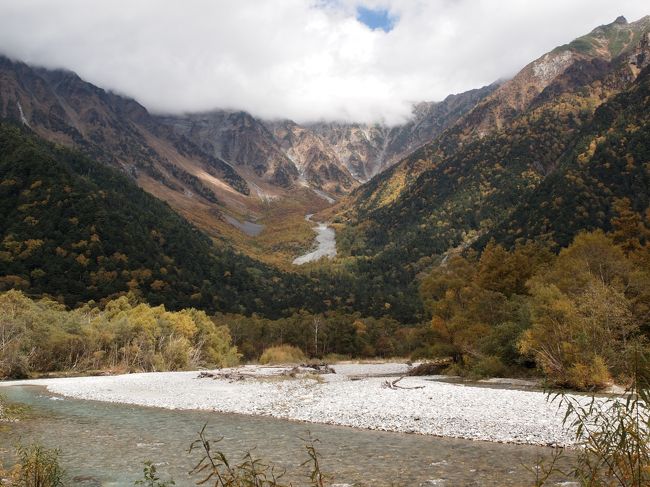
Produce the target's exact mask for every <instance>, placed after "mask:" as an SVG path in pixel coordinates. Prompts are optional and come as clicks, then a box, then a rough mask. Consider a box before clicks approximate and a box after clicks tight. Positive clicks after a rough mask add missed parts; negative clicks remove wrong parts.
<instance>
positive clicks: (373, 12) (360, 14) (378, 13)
mask: <svg viewBox="0 0 650 487" xmlns="http://www.w3.org/2000/svg"><path fill="white" fill-rule="evenodd" d="M357 20H358V21H359V22H361V23H362V24H365V25H367V26H368V27H370V28H371V29H372V30H377V29H381V30H383V31H384V32H390V31H391V30H393V27H394V26H395V18H394V17H392V16H391V15H390V13H389V12H388V10H385V9H370V8H366V7H361V6H360V7H357Z"/></svg>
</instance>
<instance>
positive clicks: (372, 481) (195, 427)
mask: <svg viewBox="0 0 650 487" xmlns="http://www.w3.org/2000/svg"><path fill="white" fill-rule="evenodd" d="M0 392H1V393H2V394H3V395H5V396H6V397H7V398H8V399H9V400H10V401H13V402H18V403H23V404H27V405H29V406H30V407H31V412H30V414H29V418H28V419H27V420H25V421H21V422H20V423H14V424H11V425H4V426H3V427H2V428H0V457H2V458H4V461H5V462H7V461H8V460H9V456H10V452H11V450H12V448H11V447H12V445H14V444H16V443H17V442H22V443H30V442H34V441H37V442H40V443H43V444H45V445H46V446H48V447H58V448H60V449H61V450H62V463H63V465H64V467H65V468H66V470H67V472H68V477H69V483H70V485H86V486H90V485H97V486H99V485H106V486H108V485H120V486H122V485H123V486H127V485H133V481H134V480H136V479H138V478H140V477H141V472H142V464H143V462H144V461H146V460H151V461H154V463H157V464H159V466H158V469H159V473H161V476H162V477H163V478H168V477H169V476H172V477H173V478H174V480H175V481H176V485H179V486H186V485H187V486H189V485H194V483H193V481H192V480H191V479H190V478H189V477H188V474H187V472H188V471H189V470H190V469H191V467H192V465H193V463H192V461H193V460H198V459H199V458H198V457H197V456H196V455H194V456H192V455H190V454H189V453H188V452H187V450H188V447H189V445H190V443H191V442H192V441H193V440H194V439H196V434H197V432H198V431H199V430H200V429H201V427H202V426H203V425H204V424H205V423H208V428H207V431H208V432H209V436H210V437H212V438H218V437H223V438H224V439H223V441H222V442H221V443H220V446H221V449H222V450H223V451H224V452H226V453H227V454H228V455H230V456H232V458H234V459H237V460H238V459H240V458H241V456H242V454H243V452H244V451H245V450H247V449H253V455H254V456H256V457H259V458H262V459H264V460H266V461H268V462H273V463H274V464H278V465H281V466H283V467H285V468H287V469H288V472H287V476H286V477H285V478H286V479H298V478H300V477H299V474H300V472H301V471H300V469H298V470H296V466H298V465H300V464H301V463H302V462H303V461H304V460H306V459H307V456H306V453H305V450H304V442H303V441H302V440H301V439H300V438H305V437H306V436H307V435H308V434H309V433H311V435H312V437H314V438H317V439H318V440H319V443H318V450H319V452H320V453H321V455H322V464H323V470H324V471H325V472H326V473H329V474H331V475H332V476H333V477H334V479H333V481H334V483H339V484H352V485H358V486H372V487H375V486H376V487H382V486H390V485H401V486H405V487H411V486H421V485H422V486H423V485H444V486H464V485H468V486H469V485H474V486H507V485H515V486H518V485H531V484H532V481H533V476H532V474H531V473H530V472H529V471H528V470H527V469H526V468H525V465H528V466H531V465H533V464H534V463H535V461H536V460H537V459H538V458H539V457H540V456H542V457H550V455H551V450H550V449H548V448H539V447H528V446H519V445H502V444H495V443H488V442H474V441H466V440H454V439H446V438H436V437H430V436H420V435H408V434H398V433H384V432H376V431H366V430H357V429H353V428H345V427H338V426H328V425H319V424H306V423H298V422H291V421H283V420H278V419H271V418H264V417H251V416H242V415H233V414H220V413H210V412H205V411H202V412H198V411H174V410H165V409H157V408H144V407H139V406H129V405H121V404H110V403H102V402H96V401H81V400H74V399H67V398H58V397H54V396H52V395H51V394H49V393H47V392H46V391H45V389H43V388H39V387H30V386H21V387H8V388H3V389H2V390H1V391H0ZM308 432H309V433H308ZM558 480H560V479H558ZM293 485H294V486H300V485H304V484H303V483H301V482H300V481H294V483H293Z"/></svg>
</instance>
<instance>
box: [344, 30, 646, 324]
mask: <svg viewBox="0 0 650 487" xmlns="http://www.w3.org/2000/svg"><path fill="white" fill-rule="evenodd" d="M646 37H647V36H646ZM644 39H645V38H644ZM638 50H639V52H640V54H638V56H640V59H641V60H642V62H638V64H639V65H643V63H645V62H647V59H648V56H647V51H648V44H647V39H646V40H645V41H643V42H642V43H641V45H640V46H639V48H638ZM635 55H636V54H635ZM633 57H634V56H632V54H631V53H630V52H626V53H625V54H623V55H621V56H619V57H616V58H614V59H612V60H611V61H607V60H605V59H600V58H589V59H581V60H578V61H576V62H575V63H574V65H572V66H571V67H570V68H568V69H567V70H566V71H565V72H564V73H563V74H562V75H561V76H558V78H557V79H555V80H554V81H553V82H552V83H551V84H550V85H548V86H547V87H546V88H545V89H544V90H543V91H541V93H539V95H537V96H536V97H535V98H534V99H533V100H532V101H531V102H530V103H529V106H527V107H526V108H525V109H524V110H522V111H519V112H516V111H515V110H514V109H512V110H510V112H508V113H510V115H509V118H507V120H505V121H503V122H502V127H499V128H497V127H496V126H495V127H494V129H493V130H491V131H487V132H485V133H482V134H481V136H478V137H477V136H476V134H475V132H473V131H475V130H477V129H476V123H477V122H476V120H475V119H477V118H479V115H481V116H482V115H483V112H485V111H487V110H488V109H493V110H496V111H497V112H498V110H506V108H507V107H505V108H504V107H502V106H501V105H498V106H497V107H496V108H495V107H494V106H493V105H495V104H496V102H497V101H499V100H498V99H492V100H489V101H488V102H486V103H484V104H483V105H480V106H477V107H476V108H475V109H474V111H473V112H470V113H469V114H468V115H467V116H466V117H465V118H464V119H462V120H461V121H460V122H459V123H458V124H457V125H456V126H454V127H452V128H451V129H449V130H448V131H447V132H445V133H444V134H442V136H441V137H440V138H438V139H437V140H435V141H434V142H432V143H431V144H428V145H426V146H424V147H422V148H421V149H419V150H418V151H416V152H414V153H413V154H411V155H410V156H408V157H407V158H406V159H405V160H403V161H402V162H401V163H400V164H398V165H396V166H394V167H393V168H391V169H389V170H388V171H386V172H384V173H382V174H380V175H379V176H378V177H376V178H374V179H373V180H371V181H370V182H369V183H368V184H366V185H363V186H362V187H360V188H359V189H358V190H357V191H356V192H355V193H354V194H353V195H352V201H347V202H346V204H345V205H343V206H342V208H341V209H340V211H339V212H338V214H337V216H336V221H337V222H339V223H340V232H339V235H338V248H339V250H340V252H341V253H342V254H343V255H345V256H347V257H348V261H347V265H348V266H350V267H353V266H356V269H357V271H358V273H360V274H366V276H367V280H368V281H369V282H375V283H376V282H391V281H394V280H395V279H398V280H400V281H401V284H402V286H403V288H405V289H406V288H408V286H410V285H411V283H412V282H413V279H414V278H415V277H416V276H417V274H418V273H420V272H422V271H423V270H426V269H427V268H428V266H430V265H431V258H432V256H436V255H438V256H441V255H443V254H444V253H445V252H447V251H448V250H449V249H453V248H457V247H459V248H465V247H468V246H472V247H473V248H475V249H477V250H478V251H481V250H482V249H483V248H484V247H485V246H486V244H487V243H488V242H489V241H490V240H492V239H494V240H495V241H496V242H497V243H501V244H503V245H504V246H506V247H507V248H509V249H512V248H513V247H514V246H515V245H516V244H518V243H519V244H524V243H526V242H527V241H545V242H546V243H548V245H549V246H550V247H551V248H552V249H553V250H554V251H556V252H557V251H558V250H559V249H560V248H562V247H565V246H567V245H568V244H569V243H571V241H572V240H573V238H574V237H575V235H577V234H578V233H579V232H580V231H583V230H594V229H598V228H601V229H604V230H609V229H610V228H611V227H610V221H611V219H612V217H613V215H614V214H615V209H614V202H615V200H616V199H617V198H625V197H627V198H629V200H630V203H631V209H632V210H633V211H635V212H636V213H638V214H639V215H640V216H641V217H642V218H643V215H644V212H645V211H646V209H647V208H648V205H649V204H650V200H649V199H648V198H649V197H648V195H649V194H650V190H649V188H650V168H649V167H648V164H647V161H648V157H649V155H650V153H649V152H648V151H649V147H648V140H649V135H650V133H649V132H648V130H649V129H648V113H650V97H649V94H650V68H648V67H646V68H645V69H644V70H642V71H640V73H639V74H638V76H636V77H635V78H634V77H633V76H632V75H631V74H630V70H631V69H633V68H630V64H629V63H630V59H631V58H633ZM504 96H505V95H504ZM490 103H492V105H490ZM497 109H498V110H497ZM495 116H496V115H495ZM387 263H388V265H386V264H387ZM411 309H412V310H413V312H414V313H417V310H416V308H415V307H413V308H411Z"/></svg>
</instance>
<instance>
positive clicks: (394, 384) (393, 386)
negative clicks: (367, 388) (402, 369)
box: [381, 376, 424, 390]
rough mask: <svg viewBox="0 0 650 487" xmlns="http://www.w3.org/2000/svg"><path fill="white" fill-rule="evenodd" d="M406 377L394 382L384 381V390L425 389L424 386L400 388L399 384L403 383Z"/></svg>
mask: <svg viewBox="0 0 650 487" xmlns="http://www.w3.org/2000/svg"><path fill="white" fill-rule="evenodd" d="M404 377H405V376H402V377H400V378H399V379H396V380H394V381H390V380H387V381H384V383H383V384H382V385H381V386H382V387H383V388H384V389H393V390H395V389H424V386H412V387H407V386H399V385H397V383H398V382H399V381H401V380H402V379H403V378H404Z"/></svg>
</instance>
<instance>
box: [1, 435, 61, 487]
mask: <svg viewBox="0 0 650 487" xmlns="http://www.w3.org/2000/svg"><path fill="white" fill-rule="evenodd" d="M17 451H18V458H19V463H18V468H17V470H16V471H15V474H14V479H15V481H14V482H12V483H11V484H10V485H14V486H16V487H62V486H63V485H64V483H63V469H62V468H61V466H60V465H59V450H56V449H54V450H50V449H47V448H43V447H42V446H40V445H36V444H34V445H29V446H19V447H18V448H17Z"/></svg>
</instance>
